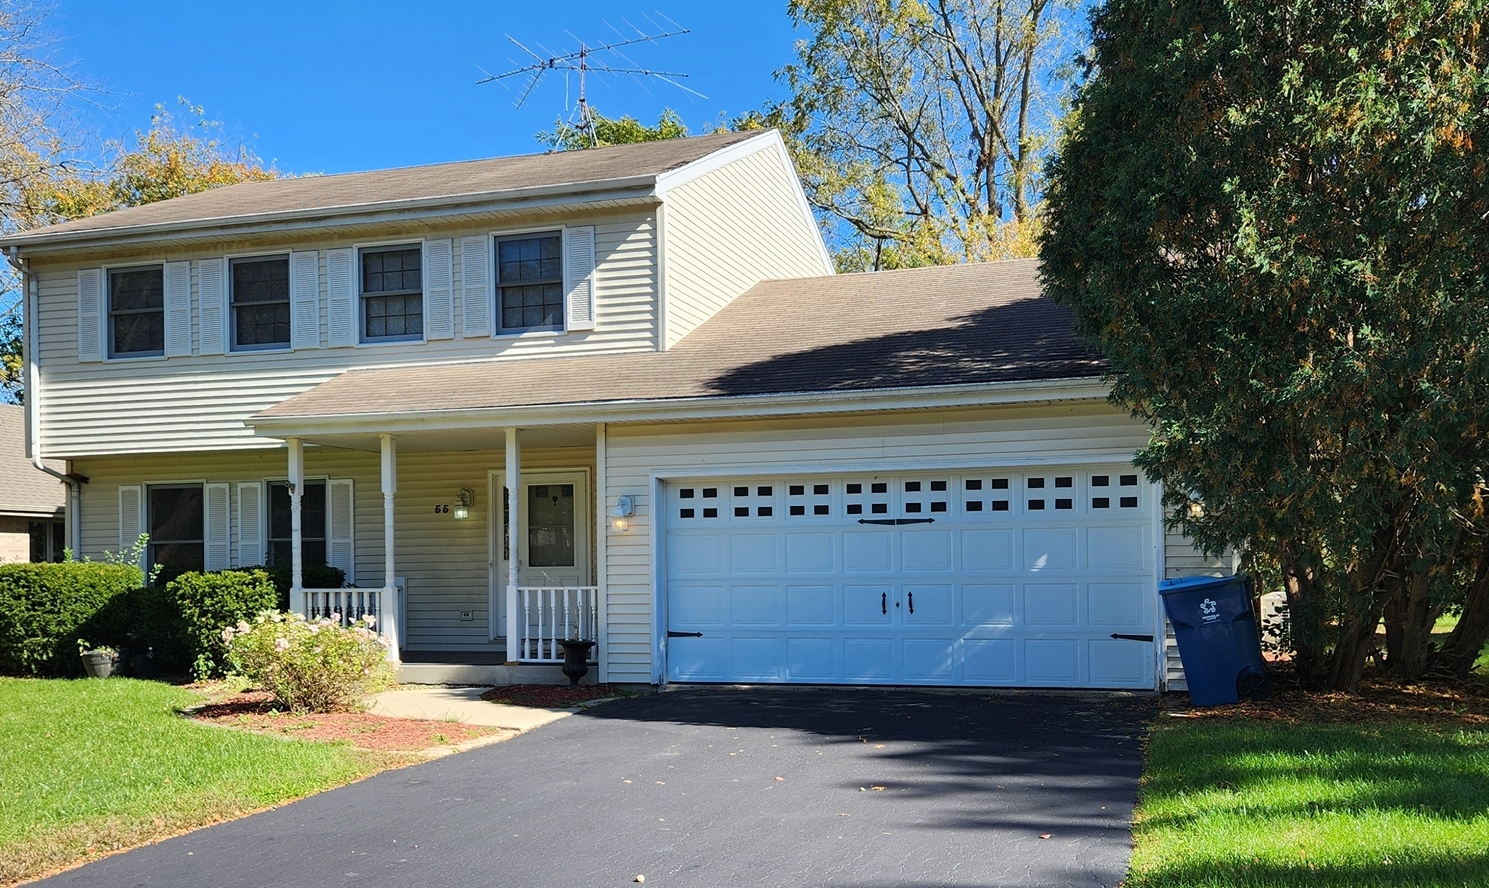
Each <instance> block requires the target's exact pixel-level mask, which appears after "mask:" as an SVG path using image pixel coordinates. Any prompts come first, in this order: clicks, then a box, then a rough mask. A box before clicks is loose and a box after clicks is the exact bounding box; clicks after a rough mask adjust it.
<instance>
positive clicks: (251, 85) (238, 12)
mask: <svg viewBox="0 0 1489 888" xmlns="http://www.w3.org/2000/svg"><path fill="white" fill-rule="evenodd" d="M559 9H562V12H561V13H560V12H557V11H556V10H559ZM658 11H660V13H662V14H664V15H666V16H669V17H670V18H671V19H673V20H675V21H676V22H677V23H679V24H680V25H682V26H684V27H686V28H689V29H691V31H692V33H690V34H687V35H685V36H681V37H675V38H672V39H669V40H665V41H662V42H660V43H657V44H655V45H643V46H639V47H634V48H630V49H627V50H626V52H627V54H628V55H629V56H630V58H631V59H632V60H633V61H635V62H636V63H638V64H640V65H642V66H645V67H650V68H661V69H663V70H670V71H681V72H685V73H687V74H689V75H690V76H689V77H688V78H687V79H686V80H682V81H680V82H682V83H685V84H687V85H688V86H690V87H691V88H693V89H695V90H697V91H698V92H700V93H703V94H704V95H706V96H707V97H708V98H707V99H700V98H697V97H695V96H690V95H688V94H687V93H684V92H683V91H681V90H679V89H677V88H676V87H673V86H670V85H668V84H666V83H659V82H654V81H647V82H645V83H644V84H638V83H637V82H635V81H634V80H632V79H631V78H629V77H620V76H606V77H599V78H596V77H594V76H593V75H592V76H591V80H590V83H589V89H588V94H589V100H590V102H591V104H593V105H594V106H596V107H598V108H600V109H601V110H602V111H604V112H605V113H606V114H609V115H612V116H616V115H619V114H623V113H625V114H632V115H635V116H637V117H640V118H641V119H643V120H645V121H647V122H651V121H654V120H655V119H656V117H657V115H658V114H660V113H661V111H662V110H663V109H664V108H669V107H670V108H673V109H674V110H676V111H677V112H678V113H679V114H681V115H682V117H683V120H684V121H685V122H686V123H687V124H688V126H689V128H690V129H691V130H692V131H694V132H698V131H700V130H701V129H702V128H703V126H704V124H706V123H707V122H709V121H713V120H716V119H718V117H719V115H720V114H721V113H724V114H728V115H731V116H732V115H736V114H739V113H741V112H744V111H746V110H749V109H751V108H755V107H758V106H760V105H761V104H762V103H763V102H764V101H765V100H766V99H768V98H772V97H776V98H779V97H783V96H784V94H785V91H784V89H783V88H781V87H780V86H779V85H777V84H776V83H775V82H774V80H773V79H772V76H771V75H772V72H773V71H775V70H776V69H778V68H780V67H781V66H782V65H784V64H786V63H788V62H790V61H791V60H792V59H793V51H794V50H793V40H794V36H793V33H792V29H791V23H790V19H789V18H788V17H787V15H786V2H785V0H728V2H723V3H697V2H688V3H676V2H673V3H670V4H659V3H658V2H656V0H651V2H630V0H605V2H599V0H569V2H567V3H563V4H557V3H543V2H513V0H483V2H470V0H458V2H456V3H453V4H433V3H408V2H404V3H385V2H375V0H364V2H300V3H295V2H278V0H268V2H257V3H252V4H245V3H241V2H238V3H220V2H216V0H199V2H135V0H130V2H120V0H56V2H55V7H54V12H53V14H52V16H51V18H50V26H51V30H53V31H54V32H55V33H56V34H57V36H58V37H59V38H60V40H59V46H58V55H59V58H60V59H62V60H67V61H71V62H73V63H74V66H75V68H74V69H75V71H76V72H77V73H78V74H79V75H80V76H82V77H84V78H85V79H88V80H91V81H93V82H95V83H98V84H100V85H101V86H103V87H104V88H105V89H106V90H107V91H108V94H107V95H105V96H103V97H102V98H101V99H100V102H99V105H98V107H94V108H88V109H85V110H84V112H82V117H83V122H84V124H85V126H86V127H87V128H88V129H89V130H90V131H92V132H93V133H95V134H97V135H98V136H100V137H102V138H121V137H123V136H127V135H128V134H130V133H132V132H133V131H134V130H135V129H137V128H140V129H142V128H145V127H146V126H147V125H148V123H149V119H150V113H151V109H152V108H153V106H154V105H155V104H156V103H164V104H166V105H167V106H170V107H171V108H172V110H175V106H176V97H177V96H186V97H187V98H189V99H190V100H191V101H192V102H193V103H194V104H198V105H202V106H204V107H205V109H206V112H207V116H208V117H210V118H212V119H215V120H220V121H222V122H223V125H224V131H225V133H226V134H227V135H228V136H229V137H230V138H232V139H233V140H240V139H241V140H243V141H246V142H247V143H248V144H249V146H250V147H251V148H252V149H253V150H254V151H255V152H256V153H258V154H259V155H260V156H262V157H264V158H265V159H267V160H271V161H273V162H274V163H276V164H277V165H278V166H279V168H280V169H282V170H285V171H288V172H294V173H313V172H322V173H335V172H345V171H348V170H363V169H379V168H385V167H393V166H407V165H411V164H422V163H437V162H441V161H451V160H466V159H470V158H476V157H493V156H500V155H506V154H523V153H531V152H533V151H537V150H541V146H540V145H539V144H538V143H537V142H536V141H535V140H534V139H533V134H534V133H536V132H537V131H539V130H542V129H548V128H551V127H552V124H553V122H554V120H555V119H556V118H558V117H559V116H560V115H562V116H568V111H567V110H566V106H565V100H566V90H565V82H564V77H563V76H562V75H560V74H554V73H550V74H548V75H547V76H546V77H545V79H544V81H543V83H542V84H541V85H540V86H539V87H538V89H537V90H536V91H535V92H534V94H533V95H532V96H531V97H530V98H529V99H528V101H527V103H526V105H525V106H524V107H523V108H522V109H521V110H518V109H517V108H514V107H513V102H514V100H515V98H516V96H517V95H518V92H519V91H520V88H521V86H522V81H521V79H520V78H517V79H514V80H513V81H512V82H511V86H512V87H513V89H512V90H511V91H509V90H507V89H503V88H502V87H501V86H498V85H495V84H487V85H484V86H477V85H476V80H477V79H479V78H480V77H481V76H482V72H481V69H483V68H484V69H485V70H487V71H490V72H492V73H500V72H502V71H506V70H508V69H509V68H512V67H515V65H514V64H513V60H517V61H522V62H524V63H525V60H524V59H522V58H521V53H520V50H518V49H517V48H516V47H514V46H512V45H511V44H510V43H509V42H508V41H507V39H506V36H505V35H507V34H511V35H512V36H513V37H516V38H517V39H518V40H521V41H522V42H523V43H525V44H526V45H528V46H529V47H530V48H532V49H534V50H537V49H538V46H537V44H542V45H543V46H545V47H547V48H548V49H549V50H552V51H554V52H556V53H557V52H566V51H570V50H573V49H577V48H578V43H577V41H576V40H575V39H573V38H572V37H570V36H568V35H567V34H566V33H565V32H566V31H567V32H571V33H572V34H574V35H575V36H577V37H579V38H582V39H584V40H586V41H587V42H602V41H605V40H608V39H613V38H614V37H615V32H614V31H613V30H611V28H610V27H608V26H607V24H606V23H607V22H608V23H609V25H613V26H615V27H616V28H619V29H621V30H623V31H627V30H629V29H627V27H626V25H625V23H624V20H629V21H630V22H632V23H633V24H635V25H637V26H640V27H642V28H645V29H648V30H650V29H653V28H654V26H653V25H652V24H650V23H649V22H648V21H647V20H646V17H647V16H648V15H651V16H652V18H653V19H654V20H655V21H657V22H658V23H660V24H661V25H662V26H663V27H666V22H665V21H664V20H663V19H661V18H658V17H657V12H658ZM540 52H541V50H540ZM611 61H612V62H613V63H617V64H620V63H621V62H620V61H619V60H616V59H613V58H612V59H611ZM577 89H578V82H577V78H576V79H573V80H572V81H571V82H570V83H569V85H568V90H567V98H568V101H569V103H570V104H572V101H573V99H574V98H576V97H577Z"/></svg>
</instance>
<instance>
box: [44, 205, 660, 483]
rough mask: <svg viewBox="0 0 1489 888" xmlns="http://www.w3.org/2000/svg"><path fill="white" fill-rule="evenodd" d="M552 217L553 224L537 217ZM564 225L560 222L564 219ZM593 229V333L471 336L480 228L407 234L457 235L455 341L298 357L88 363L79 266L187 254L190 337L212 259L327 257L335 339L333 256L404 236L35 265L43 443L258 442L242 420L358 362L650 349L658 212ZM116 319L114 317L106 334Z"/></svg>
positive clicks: (73, 453) (654, 326) (82, 451)
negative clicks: (278, 254)
mask: <svg viewBox="0 0 1489 888" xmlns="http://www.w3.org/2000/svg"><path fill="white" fill-rule="evenodd" d="M539 221H540V223H541V221H542V220H539ZM566 221H569V222H572V221H573V220H565V219H551V220H548V222H549V223H550V224H552V225H553V226H554V227H558V226H561V225H562V224H564V223H565V222H566ZM583 221H584V222H585V223H586V224H588V223H594V225H595V256H596V261H597V272H596V284H597V285H596V287H595V300H596V302H595V307H596V313H597V324H596V328H595V329H594V330H589V331H585V332H576V333H569V334H562V333H551V334H525V335H522V336H497V337H491V336H476V337H472V338H464V337H463V331H462V330H461V329H460V328H461V327H462V326H463V324H461V323H460V319H461V318H462V316H463V311H462V305H461V295H460V294H461V290H462V287H461V283H462V282H461V262H460V256H459V246H460V238H461V237H463V236H486V235H489V234H490V233H491V232H490V231H489V230H488V231H483V230H471V229H468V228H463V229H451V230H442V231H439V232H421V233H418V234H415V233H409V232H405V233H406V234H408V236H409V239H410V240H418V239H419V234H428V235H429V236H431V237H433V236H436V235H437V236H439V237H447V236H448V237H453V238H455V249H456V255H455V257H454V259H453V277H454V280H453V281H452V289H453V292H454V294H455V295H454V305H453V313H454V317H455V319H456V338H454V339H448V340H439V341H431V342H401V343H380V344H374V345H364V346H355V347H349V348H330V347H321V348H306V349H299V350H296V351H293V352H290V351H273V352H239V353H236V354H234V353H229V354H227V355H203V354H201V350H200V349H199V348H198V349H195V350H194V354H192V355H189V356H185V357H173V358H168V359H167V358H137V359H130V360H120V361H104V362H101V363H80V362H79V360H78V271H79V270H80V269H83V268H100V267H108V266H111V265H124V264H139V263H141V262H145V261H161V262H164V261H165V260H167V259H169V260H171V261H182V260H189V261H190V262H191V270H192V295H193V299H192V305H193V310H192V315H191V316H192V324H193V330H192V334H193V335H192V341H193V342H199V341H200V339H199V338H198V336H197V330H196V325H197V323H198V321H199V318H200V314H201V312H200V302H201V300H200V284H199V281H198V276H199V268H200V264H201V260H204V259H212V258H220V257H222V256H225V255H227V256H231V255H244V254H249V253H265V252H273V251H276V250H283V251H284V252H286V253H287V252H289V251H290V250H291V249H294V250H297V251H299V250H317V251H318V252H319V264H320V270H319V287H320V299H319V301H318V314H319V319H318V323H319V324H320V328H321V329H320V335H319V337H318V339H319V342H320V343H328V342H329V341H330V340H329V337H328V329H327V311H328V308H327V294H326V270H327V269H326V264H327V251H328V250H331V249H336V248H345V247H350V246H354V245H356V244H358V243H363V242H366V241H372V240H377V241H380V242H388V241H389V240H396V239H397V237H398V236H397V235H387V236H381V237H378V238H375V239H374V238H371V237H368V238H365V239H359V240H355V241H353V240H345V241H317V242H303V241H302V242H274V243H264V242H254V243H244V244H241V245H237V244H235V245H232V246H230V247H228V248H214V249H212V250H210V251H207V250H200V251H192V252H180V253H172V254H170V255H168V256H141V255H139V254H128V255H115V256H110V257H99V258H92V259H89V260H87V261H79V262H70V263H60V262H45V261H38V262H37V269H38V273H37V278H38V283H39V289H40V297H41V298H40V323H41V341H40V348H39V349H38V355H39V359H40V364H41V374H42V385H41V397H40V404H41V411H42V417H43V419H42V424H41V435H40V445H41V448H42V452H43V453H44V454H45V455H47V456H49V457H58V458H63V457H83V456H89V455H103V454H119V453H148V452H166V451H174V452H183V451H201V450H210V449H224V448H230V449H252V448H259V447H272V446H275V444H274V442H272V441H265V440H262V439H257V438H255V437H254V436H253V434H252V433H251V432H250V431H249V430H248V429H247V428H246V427H245V426H244V425H243V420H244V419H246V418H247V417H248V416H250V415H252V414H253V413H256V412H257V411H259V410H262V409H264V408H266V407H269V406H271V405H273V404H276V403H278V402H279V401H282V400H284V399H285V398H288V397H290V396H292V395H295V394H298V393H300V392H302V391H305V390H306V389H308V388H311V387H312V386H314V385H317V384H319V383H321V382H324V381H326V380H328V379H331V378H332V377H334V376H336V375H338V374H340V373H342V372H344V371H346V370H351V369H357V368H370V367H387V366H400V365H418V364H433V363H441V362H451V361H468V360H479V359H492V360H503V359H519V358H535V357H554V356H559V355H567V354H594V353H613V352H624V351H650V350H654V349H656V348H657V346H658V344H659V338H658V337H659V335H660V334H659V330H658V320H657V319H658V314H659V313H658V307H657V281H658V271H657V244H656V223H655V217H654V216H653V215H651V214H650V213H614V214H610V215H605V216H599V217H595V218H586V219H584V220H583ZM104 335H107V332H106V325H105V334H104Z"/></svg>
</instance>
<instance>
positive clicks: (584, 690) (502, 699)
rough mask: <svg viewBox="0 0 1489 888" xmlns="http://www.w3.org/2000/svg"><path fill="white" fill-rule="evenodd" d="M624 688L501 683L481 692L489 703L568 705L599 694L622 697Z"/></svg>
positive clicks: (560, 706)
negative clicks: (499, 685)
mask: <svg viewBox="0 0 1489 888" xmlns="http://www.w3.org/2000/svg"><path fill="white" fill-rule="evenodd" d="M624 696H627V694H626V692H625V691H622V690H619V689H617V688H614V687H611V686H610V685H608V684H593V685H533V684H519V685H502V686H501V687H497V688H492V689H491V690H489V691H487V692H486V693H484V694H482V695H481V699H482V700H486V701H488V702H491V703H510V704H512V705H513V706H532V707H534V708H536V709H572V708H574V707H575V706H577V705H578V704H580V703H585V702H587V701H589V700H599V699H601V698H603V697H624Z"/></svg>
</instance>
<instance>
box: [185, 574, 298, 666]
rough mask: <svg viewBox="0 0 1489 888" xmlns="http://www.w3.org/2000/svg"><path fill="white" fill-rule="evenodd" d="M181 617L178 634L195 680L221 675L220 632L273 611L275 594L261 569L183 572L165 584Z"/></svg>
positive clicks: (221, 643) (222, 648) (222, 660)
mask: <svg viewBox="0 0 1489 888" xmlns="http://www.w3.org/2000/svg"><path fill="white" fill-rule="evenodd" d="M166 590H167V591H168V592H169V593H170V597H171V599H173V600H174V601H175V604H176V608H177V609H178V610H179V612H180V614H181V634H182V640H183V641H184V643H185V645H186V652H187V655H188V656H189V657H190V658H191V664H192V670H193V671H194V672H195V673H196V675H197V677H198V678H208V677H210V676H213V675H221V674H222V672H223V666H224V665H225V662H226V661H225V655H226V653H227V651H226V648H224V646H223V638H222V630H223V629H225V628H226V627H228V626H232V625H235V624H237V623H239V622H242V621H244V620H249V619H252V618H253V617H254V615H256V614H258V613H261V612H263V611H267V610H273V609H274V605H275V604H276V603H278V601H279V592H278V590H276V589H275V588H274V583H273V581H272V580H270V579H269V574H268V573H267V572H266V571H264V570H263V569H262V568H257V567H255V568H250V569H248V570H224V571H217V572H215V573H184V574H182V575H180V576H179V577H176V578H175V579H174V580H171V581H170V582H169V583H168V584H166Z"/></svg>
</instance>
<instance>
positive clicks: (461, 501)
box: [455, 487, 476, 521]
mask: <svg viewBox="0 0 1489 888" xmlns="http://www.w3.org/2000/svg"><path fill="white" fill-rule="evenodd" d="M475 501H476V492H475V491H474V490H471V489H470V488H469V487H462V488H461V489H460V491H459V492H458V493H456V494H455V518H456V520H458V521H464V520H465V519H467V518H469V517H470V507H471V504H472V503H474V502H475Z"/></svg>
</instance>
